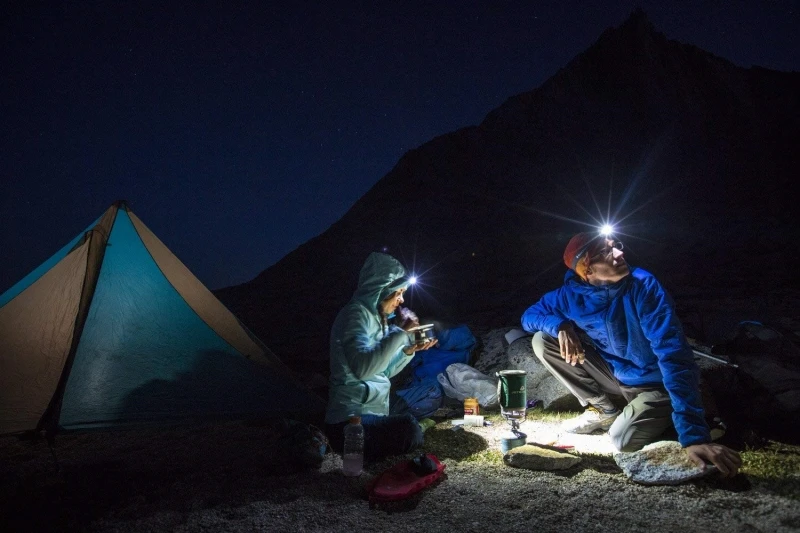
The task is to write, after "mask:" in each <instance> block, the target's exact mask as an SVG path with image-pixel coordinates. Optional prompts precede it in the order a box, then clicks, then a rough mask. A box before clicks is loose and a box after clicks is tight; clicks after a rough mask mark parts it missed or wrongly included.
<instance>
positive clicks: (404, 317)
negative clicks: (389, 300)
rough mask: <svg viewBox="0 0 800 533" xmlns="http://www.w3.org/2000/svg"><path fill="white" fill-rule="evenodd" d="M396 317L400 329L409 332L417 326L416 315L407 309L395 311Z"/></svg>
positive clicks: (402, 308) (417, 319) (401, 308)
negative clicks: (398, 320)
mask: <svg viewBox="0 0 800 533" xmlns="http://www.w3.org/2000/svg"><path fill="white" fill-rule="evenodd" d="M397 315H398V316H399V317H400V320H401V324H402V325H401V326H400V327H401V328H403V329H404V330H405V331H409V330H410V329H412V328H415V327H417V326H419V318H418V317H417V315H416V313H414V311H412V310H411V309H409V308H407V307H400V308H398V309H397Z"/></svg>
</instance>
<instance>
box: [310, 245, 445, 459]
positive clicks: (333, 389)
mask: <svg viewBox="0 0 800 533" xmlns="http://www.w3.org/2000/svg"><path fill="white" fill-rule="evenodd" d="M408 285H409V280H408V278H407V277H406V271H405V269H404V268H403V266H402V265H401V264H400V263H399V262H398V261H397V260H396V259H395V258H393V257H392V256H390V255H387V254H381V253H372V254H370V255H369V257H367V260H366V262H365V263H364V266H363V267H362V268H361V273H360V275H359V280H358V288H357V289H356V292H355V293H354V294H353V297H352V298H351V299H350V302H348V304H347V305H346V306H345V307H344V308H343V309H342V310H341V311H340V312H339V314H338V315H337V316H336V320H335V321H334V323H333V328H332V329H331V339H330V350H331V355H330V371H331V374H330V379H329V386H330V389H329V399H328V408H327V412H326V414H325V424H326V433H327V435H328V438H329V440H330V443H331V446H332V447H333V449H334V450H337V451H339V452H341V449H342V444H343V431H344V426H345V425H346V424H347V423H348V420H349V417H350V416H351V415H360V416H361V424H362V425H363V426H364V455H365V456H366V457H367V458H369V459H377V458H379V457H383V456H387V455H398V454H402V453H406V452H408V451H410V450H412V449H414V448H416V447H417V446H419V445H420V444H422V431H421V428H420V426H419V424H418V423H417V420H416V419H415V418H414V417H413V416H412V415H410V414H405V415H391V416H390V415H389V390H390V388H391V384H390V383H389V380H390V378H392V377H393V376H395V375H397V374H398V373H399V372H400V371H401V370H402V369H403V368H405V366H406V365H407V364H408V363H409V362H411V359H413V356H414V353H415V352H417V351H419V350H427V349H428V348H430V347H431V346H433V345H434V344H436V341H435V340H433V341H428V342H426V343H424V344H421V345H417V344H416V343H415V339H414V336H413V334H412V333H409V332H408V330H410V329H411V328H413V327H415V326H418V325H419V322H418V320H417V317H416V316H415V315H414V314H413V313H410V312H408V310H403V311H406V315H405V319H404V320H403V321H402V325H401V326H397V325H394V324H392V323H390V320H391V319H392V318H393V317H394V314H395V312H396V311H397V310H398V308H400V304H402V303H403V294H404V293H405V291H406V289H407V288H408Z"/></svg>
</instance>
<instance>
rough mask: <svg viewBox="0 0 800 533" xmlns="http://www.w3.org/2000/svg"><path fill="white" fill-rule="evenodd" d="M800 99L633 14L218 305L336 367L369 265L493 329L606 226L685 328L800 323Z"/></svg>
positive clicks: (773, 79) (793, 82)
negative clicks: (585, 235) (569, 252)
mask: <svg viewBox="0 0 800 533" xmlns="http://www.w3.org/2000/svg"><path fill="white" fill-rule="evenodd" d="M799 104H800V73H796V72H791V73H786V72H777V71H771V70H767V69H764V68H759V67H752V68H742V67H739V66H736V65H734V64H732V63H730V62H729V61H727V60H725V59H722V58H719V57H716V56H714V55H712V54H710V53H708V52H705V51H703V50H701V49H699V48H697V47H695V46H692V45H688V44H682V43H679V42H676V41H671V40H668V39H667V38H666V37H665V36H664V35H663V34H661V33H659V32H657V31H656V30H655V29H654V28H653V26H652V24H651V23H650V22H649V20H648V19H647V16H646V15H645V13H644V12H642V11H641V10H637V11H635V12H634V13H633V14H632V15H631V16H630V17H629V18H628V19H627V20H626V21H625V22H624V23H623V24H622V25H621V26H620V27H618V28H613V29H609V30H606V31H605V32H604V33H603V34H602V35H601V36H600V38H599V39H598V40H597V42H596V43H595V44H594V45H592V46H591V47H590V48H589V49H587V50H586V51H585V52H583V53H581V54H580V55H578V56H577V57H575V58H574V59H573V60H572V61H571V62H570V63H569V64H568V65H566V66H565V67H564V68H563V69H561V70H560V71H558V72H557V73H556V74H555V75H554V76H553V77H551V78H550V79H549V80H547V81H546V82H545V83H544V84H543V85H542V86H541V87H539V88H537V89H535V90H533V91H530V92H526V93H523V94H520V95H517V96H514V97H512V98H509V99H508V100H507V101H506V102H505V103H503V104H502V105H501V106H500V107H498V108H497V109H495V110H493V111H491V112H490V113H489V114H488V115H487V116H486V118H485V119H484V121H483V122H482V123H481V124H480V125H478V126H474V127H468V128H463V129H460V130H458V131H455V132H452V133H448V134H445V135H442V136H439V137H436V138H434V139H432V140H431V141H429V142H427V143H426V144H424V145H422V146H420V147H419V148H417V149H415V150H411V151H409V152H408V153H406V154H405V155H404V156H403V157H402V158H401V159H400V160H399V161H398V163H397V165H396V166H395V167H394V168H393V169H392V170H391V171H390V172H389V173H388V174H387V175H386V176H384V177H383V178H382V179H381V180H380V181H379V182H378V183H376V184H375V186H374V187H372V189H370V190H369V191H368V192H367V193H366V194H365V195H364V196H363V197H362V198H360V199H359V200H358V201H357V202H356V203H355V205H353V207H352V208H351V209H350V210H349V211H348V212H347V213H346V214H345V215H344V216H343V217H342V218H341V219H340V220H339V221H337V222H336V223H335V224H333V225H332V226H331V227H330V228H329V229H328V230H326V231H325V232H324V233H322V234H321V235H319V236H317V237H315V238H313V239H311V240H310V241H308V242H306V243H305V244H303V245H301V246H300V247H298V248H297V249H296V250H294V251H293V252H291V253H290V254H288V255H287V256H285V257H284V258H283V259H281V260H280V261H279V262H277V263H276V264H275V265H273V266H271V267H269V268H267V269H266V270H264V271H263V272H262V273H261V274H259V275H258V276H257V277H256V278H255V279H253V280H252V281H250V282H248V283H244V284H241V285H238V286H234V287H228V288H225V289H221V290H218V291H215V292H216V294H217V296H218V297H219V298H220V299H221V300H222V301H223V302H225V303H226V304H227V305H228V306H229V307H230V308H231V310H232V311H233V312H234V313H236V314H237V315H238V316H239V317H240V318H241V320H242V321H243V322H244V323H245V324H247V325H248V327H250V328H251V329H253V330H254V331H255V333H256V334H257V335H258V336H260V337H261V338H263V339H264V340H265V341H266V342H267V343H268V344H269V345H270V347H271V348H272V349H274V350H275V352H276V353H278V354H279V355H280V357H281V359H282V360H284V361H286V363H287V364H288V365H289V366H291V367H293V368H295V369H297V370H310V369H313V370H318V371H323V372H325V371H326V369H327V358H328V336H329V333H330V327H331V324H332V323H333V319H334V317H335V315H336V313H337V312H338V310H339V309H340V308H341V307H342V306H343V305H344V304H345V303H346V302H347V301H348V299H349V298H350V296H351V295H352V293H353V291H354V290H355V287H356V282H357V279H358V272H359V269H360V268H361V265H362V264H363V261H364V260H365V259H366V257H367V255H368V254H369V253H370V252H372V251H381V250H384V251H386V252H387V253H390V254H392V255H393V256H395V257H397V258H398V259H399V260H401V262H403V263H404V264H405V265H406V266H407V267H409V269H412V270H414V271H415V272H416V273H418V274H419V276H420V285H419V286H418V287H415V288H413V289H412V291H410V292H412V294H410V298H409V299H407V303H408V304H409V306H410V307H411V308H413V309H414V310H415V311H417V313H418V314H420V316H421V317H423V319H439V320H443V321H446V322H451V323H467V324H468V325H470V327H472V328H473V329H476V330H479V331H480V330H481V329H488V328H493V327H502V326H514V325H517V324H518V322H519V316H520V314H521V313H522V311H524V309H525V308H527V307H528V306H529V305H531V304H532V303H533V302H535V301H536V300H537V299H538V298H539V297H540V296H541V295H542V294H543V293H544V292H547V291H549V290H552V289H554V288H556V287H557V286H558V285H559V284H560V283H561V280H562V278H563V275H564V273H565V267H564V265H563V263H562V261H561V256H562V253H563V250H564V246H565V245H566V242H567V241H568V240H569V238H570V237H571V236H572V235H573V234H575V233H577V232H579V231H594V230H595V228H596V227H597V225H598V224H599V223H600V222H603V221H605V220H606V219H607V218H609V217H610V218H611V219H612V220H613V221H615V222H616V223H617V228H618V235H619V238H620V239H621V240H622V241H623V242H624V243H625V252H626V258H627V260H628V262H629V263H630V264H632V265H634V266H641V267H643V268H645V269H646V270H649V271H650V272H653V273H654V274H656V276H657V277H659V279H660V280H661V281H662V283H663V284H664V285H665V286H666V287H667V289H668V290H669V291H670V293H671V294H672V295H673V297H674V298H675V300H676V302H677V305H678V311H679V314H681V317H682V319H684V320H685V323H687V322H688V323H689V325H688V328H687V331H688V332H689V333H692V334H694V335H696V336H700V337H702V336H704V335H705V336H706V337H713V336H714V335H717V334H718V333H719V332H718V331H714V329H715V327H716V328H717V329H719V328H721V327H723V326H724V327H727V326H728V324H727V323H725V324H722V323H720V324H716V326H715V325H714V318H713V316H712V315H714V313H717V312H718V311H720V310H727V312H728V315H726V318H725V320H727V321H728V322H730V321H732V320H734V319H744V318H751V319H763V318H765V317H766V318H769V317H771V316H772V315H775V316H780V315H783V316H786V314H787V313H789V316H790V318H793V319H796V317H797V311H795V309H796V307H795V306H794V305H793V304H792V302H789V301H787V300H786V298H787V295H794V296H797V294H798V282H797V277H796V276H792V275H791V274H790V264H791V263H790V261H796V258H797V256H798V254H797V252H796V249H795V247H796V246H797V243H798V242H799V241H798V237H800V235H798V234H799V233H800V232H798V229H797V224H796V223H794V221H793V220H790V214H791V213H793V209H792V208H793V207H794V204H795V203H796V201H797V198H798V195H797V194H796V193H794V192H792V191H794V190H795V189H794V177H795V176H796V175H798V156H797V152H798V149H797V146H798V143H797V140H798V139H800V119H799V118H798V117H800V105H799ZM792 313H794V314H793V315H792ZM714 316H715V315H714ZM709 317H711V318H709ZM725 320H723V321H722V322H725Z"/></svg>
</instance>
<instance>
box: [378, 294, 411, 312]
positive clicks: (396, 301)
mask: <svg viewBox="0 0 800 533" xmlns="http://www.w3.org/2000/svg"><path fill="white" fill-rule="evenodd" d="M404 292H406V290H405V289H399V290H396V291H394V292H393V293H392V294H390V295H389V296H388V297H387V298H385V299H384V300H383V301H381V311H383V314H384V315H386V316H389V315H391V314H392V313H394V312H395V311H396V310H397V308H398V307H400V304H402V303H403V301H404V300H403V293H404Z"/></svg>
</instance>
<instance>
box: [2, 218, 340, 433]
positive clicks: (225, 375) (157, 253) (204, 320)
mask: <svg viewBox="0 0 800 533" xmlns="http://www.w3.org/2000/svg"><path fill="white" fill-rule="evenodd" d="M321 408H324V405H323V402H322V400H321V399H319V398H318V397H316V396H315V395H314V394H312V393H311V392H310V391H309V390H308V389H307V388H305V387H304V386H303V385H302V384H300V383H299V382H298V381H297V380H296V379H295V378H294V377H293V376H292V374H291V373H290V371H289V370H288V368H287V367H286V366H284V365H283V364H282V363H281V362H280V361H279V360H278V358H277V357H276V356H275V355H274V354H273V353H272V352H270V351H269V349H267V348H266V347H265V346H264V345H263V344H262V343H261V342H260V341H259V340H258V339H257V338H256V337H255V336H254V335H253V334H251V333H250V332H249V331H248V330H247V328H245V327H244V326H243V325H242V324H241V323H240V322H239V321H238V320H237V319H236V317H235V316H234V315H233V314H232V313H231V312H230V311H228V309H227V308H225V306H224V305H222V303H221V302H220V301H219V300H217V299H216V297H214V295H213V294H212V293H211V292H210V291H209V290H208V289H207V288H206V287H205V286H204V285H203V284H202V283H201V282H200V281H199V280H198V279H197V278H196V277H195V276H194V275H192V273H191V272H190V271H189V270H188V269H187V268H186V267H185V266H184V265H183V263H181V262H180V260H178V258H177V257H175V255H173V254H172V252H170V251H169V250H168V249H167V247H166V246H164V244H163V243H162V242H161V241H160V240H159V239H158V238H157V237H156V236H155V235H154V234H153V233H152V232H151V231H150V230H149V229H148V228H147V227H146V226H145V225H144V224H143V223H142V221H141V220H139V218H137V217H136V215H134V214H133V212H131V211H130V209H129V208H128V207H127V205H125V203H124V202H117V203H115V204H114V205H112V206H111V207H110V208H109V209H108V210H107V211H106V212H105V213H104V214H103V215H102V216H101V217H100V218H99V219H98V220H96V221H95V222H94V223H93V224H92V225H91V226H89V228H88V229H87V231H86V232H83V233H81V234H80V235H78V236H77V237H76V238H75V239H73V241H72V242H70V243H68V244H67V245H66V246H65V247H64V248H63V249H61V250H60V251H59V252H58V253H56V254H55V255H54V256H53V257H51V258H50V259H49V260H48V261H46V262H45V263H44V264H42V265H41V266H40V267H39V268H37V269H36V270H34V271H33V272H31V273H30V274H29V275H28V276H26V277H25V278H23V279H22V280H21V281H20V282H19V283H17V284H16V285H14V286H13V287H11V288H10V289H9V290H8V291H6V292H5V293H4V294H3V295H2V296H0V434H8V433H22V432H28V431H34V430H44V431H47V432H48V433H49V434H54V433H55V432H57V431H60V430H85V429H93V428H116V427H125V426H135V425H141V424H163V423H177V422H186V421H191V420H199V419H208V418H222V419H224V418H229V419H230V418H248V417H259V416H270V415H276V414H280V415H298V414H301V413H310V412H313V411H316V410H319V409H321Z"/></svg>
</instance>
